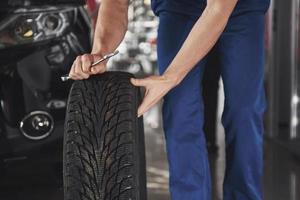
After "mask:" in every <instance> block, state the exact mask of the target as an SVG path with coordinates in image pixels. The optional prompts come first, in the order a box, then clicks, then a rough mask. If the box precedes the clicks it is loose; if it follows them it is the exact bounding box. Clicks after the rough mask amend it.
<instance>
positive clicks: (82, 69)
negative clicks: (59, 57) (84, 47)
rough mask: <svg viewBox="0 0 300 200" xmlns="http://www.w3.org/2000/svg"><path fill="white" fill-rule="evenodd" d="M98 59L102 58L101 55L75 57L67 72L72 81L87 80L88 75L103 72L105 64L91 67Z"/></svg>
mask: <svg viewBox="0 0 300 200" xmlns="http://www.w3.org/2000/svg"><path fill="white" fill-rule="evenodd" d="M100 58H102V55H100V54H84V55H80V56H77V58H76V59H75V61H74V62H73V65H72V67H71V70H70V72H69V76H70V78H71V79H73V80H82V79H87V78H89V76H90V75H93V74H101V73H103V72H105V71H106V62H102V63H99V64H98V65H96V66H93V67H92V63H94V62H95V61H96V60H99V59H100Z"/></svg>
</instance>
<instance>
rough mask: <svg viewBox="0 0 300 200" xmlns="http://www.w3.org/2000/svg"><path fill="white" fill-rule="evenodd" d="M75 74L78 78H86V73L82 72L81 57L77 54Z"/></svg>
mask: <svg viewBox="0 0 300 200" xmlns="http://www.w3.org/2000/svg"><path fill="white" fill-rule="evenodd" d="M75 74H76V75H77V76H78V77H79V78H80V79H86V78H88V77H89V76H88V74H86V73H84V72H83V71H82V63H81V57H80V56H78V57H77V58H76V60H75Z"/></svg>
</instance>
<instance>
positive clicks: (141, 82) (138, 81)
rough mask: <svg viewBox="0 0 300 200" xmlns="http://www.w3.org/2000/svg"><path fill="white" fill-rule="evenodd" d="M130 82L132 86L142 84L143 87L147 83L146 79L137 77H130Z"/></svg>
mask: <svg viewBox="0 0 300 200" xmlns="http://www.w3.org/2000/svg"><path fill="white" fill-rule="evenodd" d="M130 82H131V83H132V84H133V85H134V86H142V87H145V86H146V85H147V83H148V79H146V78H143V79H137V78H131V79H130Z"/></svg>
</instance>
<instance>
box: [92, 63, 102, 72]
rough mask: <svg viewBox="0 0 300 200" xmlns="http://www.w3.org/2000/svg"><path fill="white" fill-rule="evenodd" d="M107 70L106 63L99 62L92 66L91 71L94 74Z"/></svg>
mask: <svg viewBox="0 0 300 200" xmlns="http://www.w3.org/2000/svg"><path fill="white" fill-rule="evenodd" d="M105 71H106V69H105V65H103V64H99V65H96V66H94V67H92V68H91V72H92V73H93V74H101V73H104V72H105Z"/></svg>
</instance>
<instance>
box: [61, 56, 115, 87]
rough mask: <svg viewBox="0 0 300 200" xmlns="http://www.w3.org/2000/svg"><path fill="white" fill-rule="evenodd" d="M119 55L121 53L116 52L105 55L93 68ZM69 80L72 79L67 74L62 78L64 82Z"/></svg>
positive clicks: (93, 64)
mask: <svg viewBox="0 0 300 200" xmlns="http://www.w3.org/2000/svg"><path fill="white" fill-rule="evenodd" d="M118 53H119V51H118V50H116V51H115V52H113V53H110V54H106V55H104V57H103V58H101V59H100V60H97V61H96V62H94V63H92V65H91V67H94V66H95V65H98V64H99V63H101V62H103V61H105V60H107V59H109V58H111V57H113V56H115V55H117V54H118ZM69 79H70V76H69V74H66V75H64V76H62V77H61V80H62V81H67V80H69Z"/></svg>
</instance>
